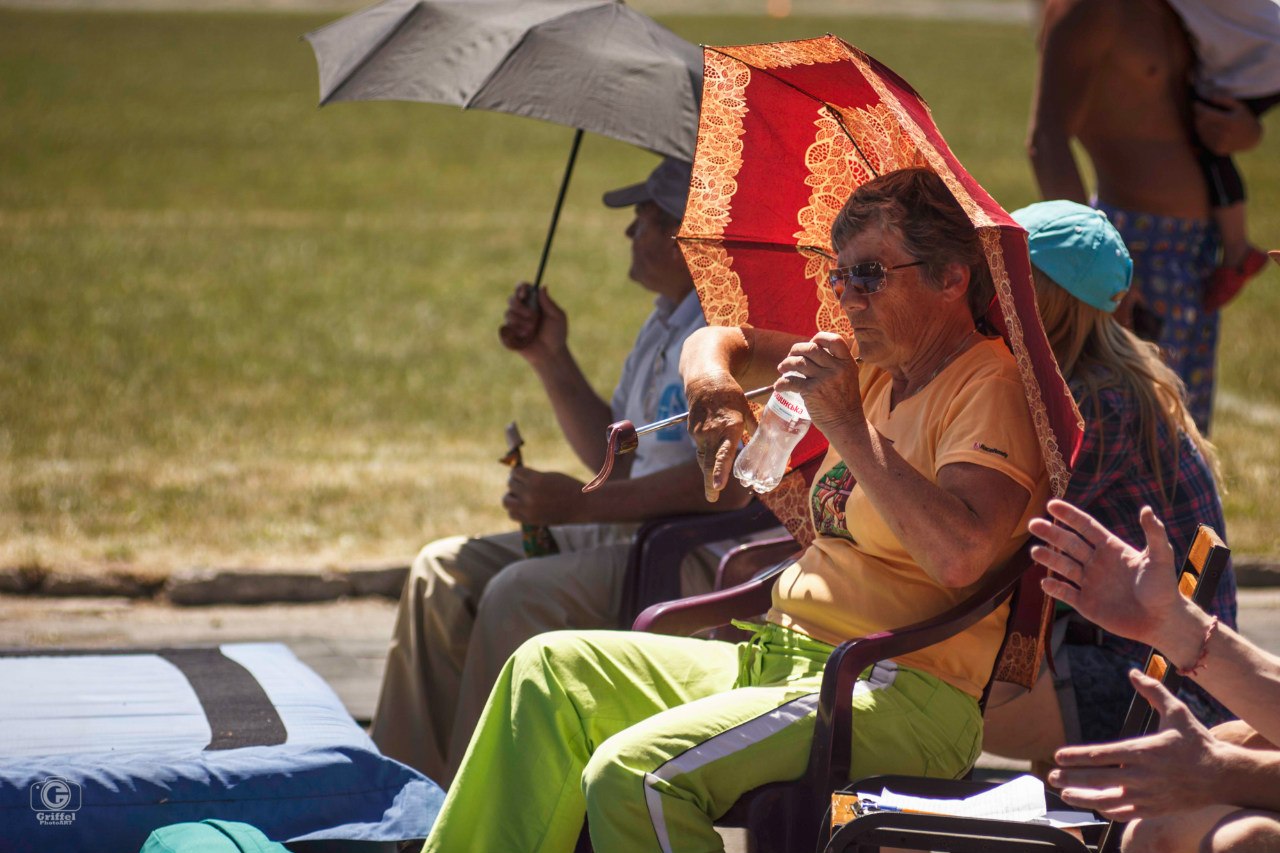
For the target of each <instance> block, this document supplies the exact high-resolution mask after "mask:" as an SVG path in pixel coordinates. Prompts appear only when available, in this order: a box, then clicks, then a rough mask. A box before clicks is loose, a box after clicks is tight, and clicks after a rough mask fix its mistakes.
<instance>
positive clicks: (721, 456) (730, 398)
mask: <svg viewBox="0 0 1280 853" xmlns="http://www.w3.org/2000/svg"><path fill="white" fill-rule="evenodd" d="M685 396H686V397H687V398H688V400H689V421H688V426H689V435H690V436H692V437H693V442H694V445H695V446H696V447H697V450H698V466H699V467H700V468H702V478H703V492H704V494H705V495H706V498H707V501H708V502H709V503H715V502H716V501H717V500H719V499H720V492H721V491H723V490H724V488H725V486H727V485H729V478H730V476H731V475H732V473H733V461H734V459H736V458H737V456H738V445H739V444H740V443H741V442H742V439H743V437H744V436H745V434H746V432H747V430H748V429H751V430H754V429H755V427H756V418H755V415H754V414H752V412H751V406H750V405H749V404H748V403H747V398H746V396H745V395H744V394H743V392H742V386H741V385H739V384H738V383H737V382H736V381H735V380H734V379H733V377H732V376H729V375H728V374H723V375H713V376H704V377H700V378H698V379H697V380H695V381H693V382H691V383H689V384H688V385H687V386H686V387H685Z"/></svg>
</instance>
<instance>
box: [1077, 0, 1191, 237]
mask: <svg viewBox="0 0 1280 853" xmlns="http://www.w3.org/2000/svg"><path fill="white" fill-rule="evenodd" d="M1113 2H1115V3H1117V5H1118V7H1119V9H1120V13H1121V16H1122V24H1121V27H1120V32H1119V34H1118V36H1117V39H1116V41H1115V43H1114V44H1113V45H1112V47H1111V49H1110V50H1109V51H1108V52H1107V53H1106V54H1105V55H1104V57H1103V58H1102V59H1101V64H1102V67H1101V68H1100V69H1099V73H1098V75H1097V76H1096V77H1095V78H1094V79H1095V84H1094V85H1093V87H1092V91H1090V92H1089V93H1088V96H1087V107H1086V109H1085V110H1084V114H1083V116H1082V119H1083V120H1082V123H1081V126H1080V128H1079V132H1078V135H1077V138H1078V139H1079V141H1080V143H1081V144H1082V145H1083V146H1084V149H1085V151H1087V152H1088V154H1089V158H1090V160H1091V161H1092V162H1093V167H1094V170H1095V172H1096V173H1097V179H1098V185H1097V196H1098V199H1099V201H1102V202H1104V203H1106V204H1110V205H1114V206H1116V207H1121V208H1125V209H1128V210H1134V211H1142V212H1145V213H1154V214H1163V215H1168V216H1180V217H1188V218H1204V217H1206V216H1208V214H1209V200H1208V190H1207V187H1206V185H1205V179H1204V176H1203V173H1202V172H1201V169H1200V165H1199V163H1198V162H1197V160H1196V154H1195V150H1194V148H1193V147H1192V143H1191V139H1192V133H1193V131H1192V129H1191V127H1192V125H1191V104H1190V100H1189V97H1188V89H1187V79H1188V77H1187V75H1188V72H1189V70H1190V68H1191V64H1192V61H1193V54H1192V52H1191V46H1190V44H1189V43H1188V41H1187V38H1186V35H1185V33H1184V31H1183V30H1182V27H1181V24H1180V22H1179V20H1178V18H1177V16H1176V15H1175V14H1174V12H1173V10H1172V9H1170V8H1169V7H1168V6H1167V5H1166V4H1165V2H1164V0H1113Z"/></svg>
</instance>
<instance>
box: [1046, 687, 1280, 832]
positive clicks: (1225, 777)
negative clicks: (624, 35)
mask: <svg viewBox="0 0 1280 853" xmlns="http://www.w3.org/2000/svg"><path fill="white" fill-rule="evenodd" d="M1130 679H1131V680H1132V681H1133V684H1134V687H1135V689H1136V690H1138V692H1139V693H1141V694H1142V695H1143V697H1145V698H1146V699H1147V701H1149V702H1150V703H1151V706H1152V707H1153V708H1155V709H1156V711H1157V712H1158V713H1159V714H1160V731H1159V732H1158V733H1156V734H1153V735H1147V736H1145V737H1140V738H1133V739H1131V740H1127V741H1120V742H1118V743H1110V744H1096V745H1086V746H1072V747H1064V748H1063V749H1060V750H1058V752H1057V753H1056V754H1055V756H1054V760H1055V761H1056V762H1057V764H1058V768H1057V769H1055V770H1054V771H1052V772H1051V773H1050V774H1049V784H1051V785H1054V786H1055V787H1059V788H1061V789H1062V798H1063V799H1064V800H1066V801H1067V802H1068V803H1070V804H1071V805H1074V806H1078V807H1082V808H1090V809H1095V810H1097V811H1099V812H1101V813H1102V814H1103V815H1105V816H1106V817H1109V818H1113V819H1115V820H1124V821H1129V820H1134V819H1138V818H1150V817H1158V816H1160V815H1167V814H1175V813H1178V812H1180V811H1183V810H1185V809H1187V808H1188V807H1190V806H1192V805H1194V806H1205V805H1211V804H1215V803H1222V804H1227V805H1233V806H1240V807H1241V808H1255V809H1266V810H1270V811H1275V810H1280V752H1276V751H1274V750H1256V749H1245V748H1243V747H1239V746H1235V745H1233V744H1229V743H1225V742H1223V741H1221V740H1218V739H1217V738H1215V737H1214V736H1213V734H1212V733H1211V732H1209V731H1207V730H1206V729H1205V728H1204V726H1202V725H1201V724H1200V722H1199V721H1198V720H1196V718H1195V717H1194V716H1192V715H1191V711H1190V710H1189V709H1188V708H1187V706H1186V705H1185V704H1183V703H1182V702H1181V701H1179V700H1178V699H1176V698H1175V697H1174V696H1173V694H1171V693H1170V692H1169V691H1168V690H1166V689H1165V688H1164V686H1163V685H1161V684H1160V682H1158V681H1156V680H1155V679H1153V678H1148V677H1147V676H1145V675H1143V674H1141V673H1138V672H1134V673H1132V674H1131V676H1130Z"/></svg>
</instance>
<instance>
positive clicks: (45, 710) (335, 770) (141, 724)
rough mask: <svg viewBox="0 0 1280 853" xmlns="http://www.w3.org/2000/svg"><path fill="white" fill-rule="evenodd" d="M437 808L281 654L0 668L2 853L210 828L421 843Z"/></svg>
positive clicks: (197, 654) (109, 658)
mask: <svg viewBox="0 0 1280 853" xmlns="http://www.w3.org/2000/svg"><path fill="white" fill-rule="evenodd" d="M443 799H444V794H443V792H442V791H441V790H440V788H439V787H438V786H437V785H436V784H435V783H434V782H432V781H431V780H429V779H427V778H426V777H425V776H423V775H422V774H420V773H418V772H417V771H415V770H412V769H411V768H409V767H406V766H404V765H403V764H400V763H399V762H396V761H393V760H391V759H389V758H386V757H385V756H383V755H381V754H380V753H379V752H378V750H377V747H375V746H374V744H373V742H372V741H371V740H369V738H368V736H367V735H365V733H364V732H363V731H362V730H361V729H360V727H359V726H357V725H356V724H355V722H354V721H353V720H352V719H351V717H350V715H348V714H347V712H346V710H345V709H344V708H343V707H342V703H341V702H340V701H339V699H338V697H337V696H336V695H334V693H333V691H332V690H331V689H330V688H329V686H328V685H327V684H325V683H324V681H323V680H322V679H321V678H320V677H319V676H317V675H316V674H315V673H314V672H312V671H311V670H310V669H308V668H307V667H306V666H305V665H303V664H302V663H301V662H300V661H299V660H298V659H297V658H296V657H294V655H293V653H292V652H291V651H289V649H288V648H287V647H285V646H283V645H280V644H274V643H270V644H259V643H244V644H228V645H223V646H218V647H213V648H205V649H163V650H157V651H154V652H138V651H129V652H118V653H117V652H110V653H102V652H76V653H63V652H46V651H41V652H4V653H0V850H3V851H5V853H8V851H14V853H26V851H40V853H58V851H80V850H93V851H94V853H115V851H120V853H136V851H137V850H138V849H139V848H140V847H141V846H142V844H143V842H144V841H145V840H146V838H147V835H148V834H149V833H150V832H151V831H152V830H154V829H157V828H159V827H161V826H166V825H168V824H173V823H180V822H183V821H198V820H202V819H205V818H220V819H223V820H233V821H242V822H244V823H248V824H251V825H253V826H256V827H257V828H259V829H261V830H262V832H263V833H264V834H265V835H266V836H267V837H268V838H270V839H272V840H273V841H282V842H289V841H313V840H322V839H335V840H350V841H394V840H399V839H407V838H422V837H425V836H426V835H427V833H428V832H429V830H430V828H431V824H432V822H433V821H434V820H435V816H436V813H437V812H438V811H439V809H440V804H441V803H442V801H443Z"/></svg>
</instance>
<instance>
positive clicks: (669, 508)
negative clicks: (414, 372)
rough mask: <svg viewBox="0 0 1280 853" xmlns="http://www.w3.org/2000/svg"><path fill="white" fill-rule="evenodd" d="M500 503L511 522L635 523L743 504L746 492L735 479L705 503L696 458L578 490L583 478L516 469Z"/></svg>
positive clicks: (727, 508)
mask: <svg viewBox="0 0 1280 853" xmlns="http://www.w3.org/2000/svg"><path fill="white" fill-rule="evenodd" d="M507 489H508V491H507V494H506V496H505V497H504V498H503V501H502V504H503V506H504V507H505V508H506V510H507V513H508V514H509V515H510V516H511V517H512V518H513V519H515V520H516V521H520V522H526V523H530V524H588V523H621V522H638V521H645V520H647V519H650V518H658V517H660V516H664V515H686V514H690V513H699V512H725V511H728V510H733V509H739V508H741V507H744V506H746V505H747V502H748V501H749V500H750V493H749V492H747V490H746V489H744V488H742V487H741V486H739V485H738V484H737V483H733V484H731V485H730V486H729V487H728V488H727V489H726V490H725V491H724V493H723V498H724V499H723V500H720V501H718V502H716V503H710V502H708V501H707V500H706V499H705V498H704V497H703V494H702V471H701V469H700V468H699V467H698V463H696V462H685V463H682V464H680V465H673V466H672V467H670V468H664V469H663V470H661V471H655V472H654V473H652V474H647V475H645V476H643V477H636V478H634V479H627V480H620V479H611V480H608V481H606V482H605V483H604V484H603V485H602V486H600V488H599V489H597V490H596V491H594V492H590V493H588V494H583V493H582V481H581V480H576V479H574V478H573V477H570V476H568V475H566V474H558V473H554V472H547V471H535V470H533V469H532V468H516V469H514V470H513V471H512V472H511V476H510V478H509V479H508V482H507Z"/></svg>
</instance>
